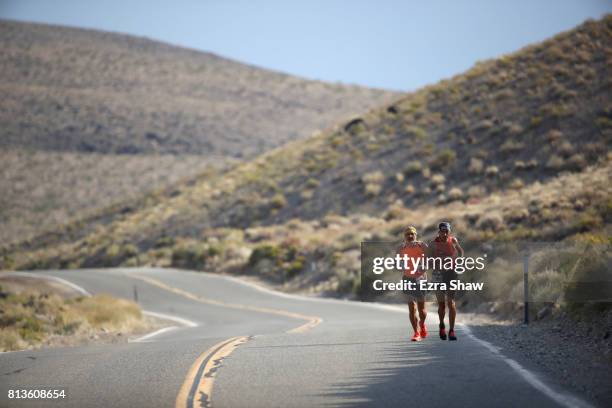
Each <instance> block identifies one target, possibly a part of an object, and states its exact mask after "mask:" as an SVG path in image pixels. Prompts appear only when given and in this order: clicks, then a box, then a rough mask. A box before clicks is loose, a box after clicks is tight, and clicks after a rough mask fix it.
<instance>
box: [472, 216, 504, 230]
mask: <svg viewBox="0 0 612 408" xmlns="http://www.w3.org/2000/svg"><path fill="white" fill-rule="evenodd" d="M476 226H477V227H478V228H479V229H481V230H491V231H500V230H501V229H502V228H503V227H504V219H503V218H502V216H501V215H499V214H497V213H489V214H485V215H483V216H482V217H480V219H479V220H478V223H477V224H476Z"/></svg>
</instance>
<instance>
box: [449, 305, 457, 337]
mask: <svg viewBox="0 0 612 408" xmlns="http://www.w3.org/2000/svg"><path fill="white" fill-rule="evenodd" d="M456 316H457V306H456V305H455V299H453V298H450V297H449V298H448V323H449V326H450V327H449V330H454V329H455V317H456Z"/></svg>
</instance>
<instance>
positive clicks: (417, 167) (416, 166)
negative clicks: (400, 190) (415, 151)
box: [404, 160, 423, 176]
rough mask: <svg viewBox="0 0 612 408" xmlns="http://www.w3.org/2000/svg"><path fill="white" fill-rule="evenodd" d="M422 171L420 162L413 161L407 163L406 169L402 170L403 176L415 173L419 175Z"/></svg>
mask: <svg viewBox="0 0 612 408" xmlns="http://www.w3.org/2000/svg"><path fill="white" fill-rule="evenodd" d="M422 169H423V165H422V164H421V162H420V161H418V160H413V161H410V162H408V164H407V165H406V168H405V169H404V174H406V175H407V176H410V175H413V174H416V173H420V172H421V170H422Z"/></svg>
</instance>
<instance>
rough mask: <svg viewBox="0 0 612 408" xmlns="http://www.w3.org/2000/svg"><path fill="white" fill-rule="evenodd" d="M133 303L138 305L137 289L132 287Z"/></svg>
mask: <svg viewBox="0 0 612 408" xmlns="http://www.w3.org/2000/svg"><path fill="white" fill-rule="evenodd" d="M134 303H138V287H137V286H136V285H134Z"/></svg>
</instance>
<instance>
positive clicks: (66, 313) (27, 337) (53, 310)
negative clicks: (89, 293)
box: [0, 287, 148, 351]
mask: <svg viewBox="0 0 612 408" xmlns="http://www.w3.org/2000/svg"><path fill="white" fill-rule="evenodd" d="M0 292H1V294H2V296H1V297H0V311H1V312H0V351H12V350H21V349H25V348H32V347H38V346H41V345H44V344H49V342H50V340H51V339H53V340H54V341H55V342H57V338H58V337H86V338H89V337H90V336H93V335H96V333H100V332H103V333H111V334H116V333H122V334H126V333H127V334H129V333H131V332H135V331H140V330H143V329H145V328H147V327H148V323H147V322H145V321H144V320H143V317H142V314H141V311H140V308H139V307H138V305H136V304H134V303H132V302H129V301H127V300H122V299H116V298H113V297H111V296H108V295H96V296H93V297H78V298H68V299H66V298H63V297H61V296H59V295H57V294H54V293H48V292H41V291H38V290H34V289H29V290H26V291H21V292H19V293H11V292H5V291H4V290H2V288H1V287H0Z"/></svg>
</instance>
